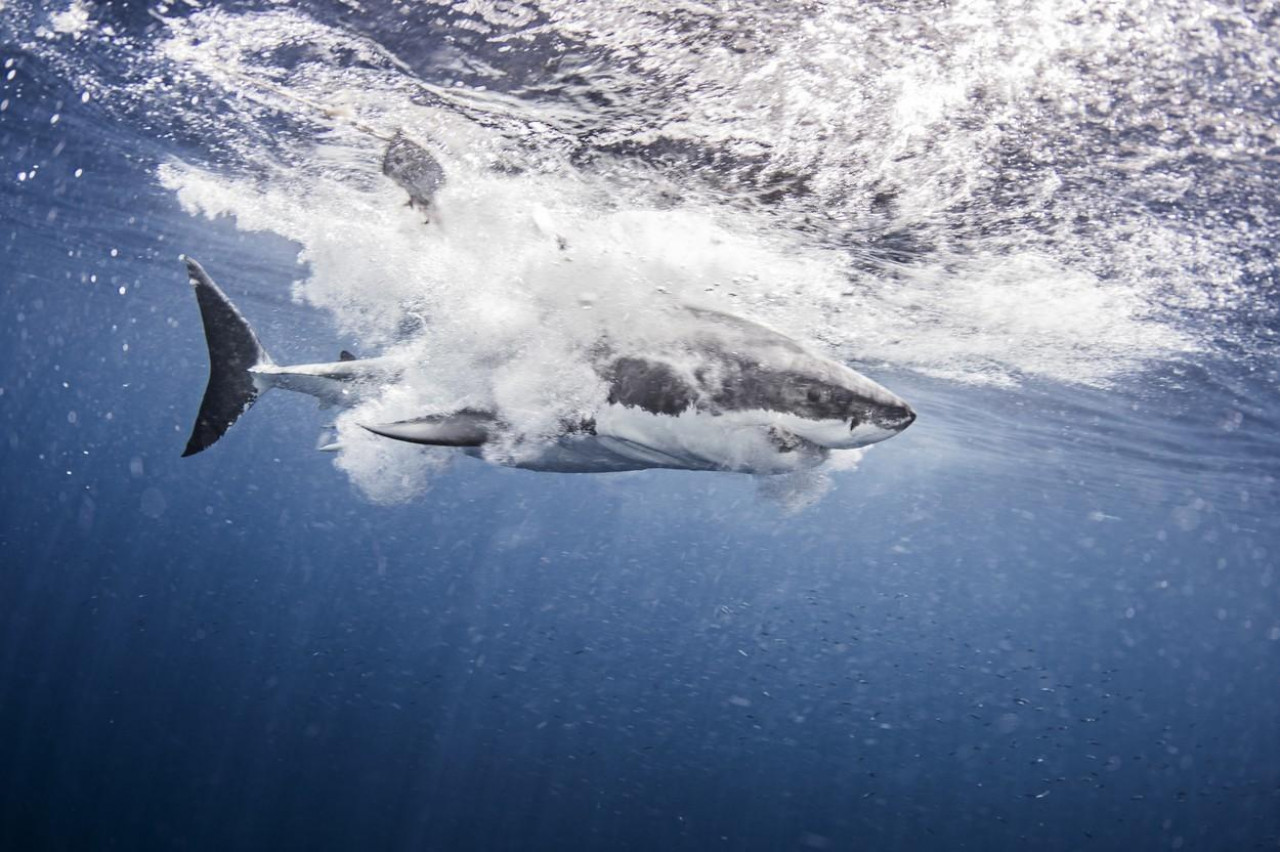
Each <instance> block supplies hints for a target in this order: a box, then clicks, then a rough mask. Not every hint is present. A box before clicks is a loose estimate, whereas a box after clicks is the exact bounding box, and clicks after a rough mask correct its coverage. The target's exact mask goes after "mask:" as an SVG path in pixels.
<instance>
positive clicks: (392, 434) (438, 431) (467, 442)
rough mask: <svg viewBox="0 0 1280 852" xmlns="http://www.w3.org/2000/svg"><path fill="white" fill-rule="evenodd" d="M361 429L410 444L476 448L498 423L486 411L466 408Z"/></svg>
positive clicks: (487, 437) (485, 439) (492, 431)
mask: <svg viewBox="0 0 1280 852" xmlns="http://www.w3.org/2000/svg"><path fill="white" fill-rule="evenodd" d="M362 425H363V424H362ZM364 428H365V429H367V430H369V431H370V432H372V433H373V434H375V435H381V436H382V437H384V438H391V439H392V440H394V441H407V442H409V443H411V444H432V445H434V446H438V447H479V446H481V445H482V444H484V442H485V441H487V440H489V438H490V436H491V435H492V434H493V433H494V432H495V431H496V430H497V428H498V420H497V418H496V417H494V416H493V415H492V414H490V413H489V412H487V411H476V410H473V409H469V408H468V409H463V410H461V411H455V412H453V413H451V414H431V415H428V416H426V417H419V418H417V419H415V420H400V421H398V422H396V423H379V424H376V425H373V426H364Z"/></svg>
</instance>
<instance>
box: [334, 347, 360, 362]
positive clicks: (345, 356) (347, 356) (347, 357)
mask: <svg viewBox="0 0 1280 852" xmlns="http://www.w3.org/2000/svg"><path fill="white" fill-rule="evenodd" d="M338 360H339V361H354V360H356V356H354V355H352V354H351V353H350V352H348V351H347V350H345V349H343V350H342V351H341V352H339V353H338Z"/></svg>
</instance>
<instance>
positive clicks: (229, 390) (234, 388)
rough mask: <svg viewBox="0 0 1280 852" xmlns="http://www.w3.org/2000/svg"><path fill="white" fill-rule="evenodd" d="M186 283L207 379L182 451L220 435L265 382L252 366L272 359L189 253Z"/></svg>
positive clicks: (197, 449)
mask: <svg viewBox="0 0 1280 852" xmlns="http://www.w3.org/2000/svg"><path fill="white" fill-rule="evenodd" d="M184 260H186V263H187V274H188V275H189V276H190V279H191V286H192V287H194V288H195V291H196V301H198V302H199V303H200V318H201V319H202V320H204V336H205V341H206V342H207V343H208V344H209V385H208V387H206V388H205V391H204V399H203V400H202V401H201V402H200V413H199V414H198V415H196V423H195V426H193V427H192V429H191V437H190V438H189V439H188V440H187V448H186V450H184V451H183V453H182V455H183V457H184V458H185V457H186V456H193V455H195V454H196V453H198V452H200V451H201V450H204V449H206V448H208V447H209V446H211V445H212V444H213V443H214V442H215V441H217V440H218V439H219V438H221V437H222V435H223V433H224V432H226V431H227V429H229V428H231V424H232V423H235V422H236V419H237V418H239V417H240V415H241V414H244V413H245V412H246V411H248V410H249V406H251V405H253V402H254V400H256V399H257V398H258V396H259V394H261V393H262V392H263V391H265V390H266V389H267V385H266V384H265V383H262V382H260V381H257V380H255V377H254V375H253V373H252V372H250V368H251V367H256V366H258V365H265V364H271V363H272V362H271V356H269V355H267V350H265V349H263V348H262V344H261V343H259V342H258V336H257V335H256V334H254V333H253V329H252V328H250V327H249V322H248V321H247V320H246V319H245V318H244V315H243V314H241V313H240V311H239V310H237V309H236V306H235V305H233V304H231V300H230V299H228V298H227V294H226V293H224V292H222V290H221V289H220V288H219V287H218V285H217V284H215V283H213V279H212V278H210V277H209V276H208V274H207V273H206V272H205V271H204V269H202V268H201V266H200V264H198V263H196V262H195V261H194V260H192V259H191V258H189V257H188V258H184Z"/></svg>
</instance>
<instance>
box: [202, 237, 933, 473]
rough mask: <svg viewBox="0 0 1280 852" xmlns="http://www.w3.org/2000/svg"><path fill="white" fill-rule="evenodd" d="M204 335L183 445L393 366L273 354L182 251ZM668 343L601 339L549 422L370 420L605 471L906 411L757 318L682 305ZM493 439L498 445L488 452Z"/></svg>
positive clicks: (878, 422)
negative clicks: (579, 400) (591, 397)
mask: <svg viewBox="0 0 1280 852" xmlns="http://www.w3.org/2000/svg"><path fill="white" fill-rule="evenodd" d="M187 267H188V272H189V275H190V280H191V284H192V286H193V287H194V288H195V291H196V296H197V299H198V301H199V304H200V309H201V315H202V318H203V320H204V327H205V334H206V337H207V340H208V345H209V359H210V377H209V386H208V389H207V390H206V392H205V397H204V401H203V403H202V404H201V408H200V414H199V416H198V417H197V419H196V424H195V427H194V429H193V431H192V434H191V438H190V440H189V442H188V444H187V448H186V451H185V453H184V455H192V454H194V453H198V452H200V451H202V450H204V449H206V448H207V447H209V446H210V445H211V444H213V443H214V442H215V441H217V440H218V439H219V438H220V437H221V436H222V435H223V433H225V432H226V430H227V429H228V428H229V427H230V426H231V424H232V423H234V422H235V420H236V419H237V418H238V417H239V416H240V415H241V414H243V413H244V412H245V411H246V410H248V408H249V406H250V405H252V404H253V402H254V401H255V400H256V399H257V397H258V396H260V395H261V394H262V393H264V392H265V391H267V390H269V389H271V388H282V389H285V390H292V391H296V392H299V393H305V394H309V395H311V396H314V397H316V398H317V399H319V400H320V401H321V402H322V403H323V404H327V405H333V406H343V407H346V406H352V405H355V404H358V403H360V402H362V401H365V400H367V399H369V398H371V396H373V395H375V394H377V393H379V392H380V390H381V389H382V388H385V387H386V386H387V385H389V384H394V383H395V382H397V381H399V380H400V379H401V373H402V370H403V365H401V364H398V363H397V362H395V361H392V360H390V359H385V358H370V359H356V358H354V357H352V356H350V355H349V354H348V353H345V352H344V353H343V355H342V358H341V359H340V360H338V361H334V362H332V363H327V364H300V365H293V366H281V365H278V364H276V363H274V362H273V361H272V360H271V358H270V357H269V356H268V355H267V352H266V350H265V349H264V348H263V347H262V345H261V343H259V342H258V339H257V337H256V335H255V334H254V333H253V330H252V329H251V328H250V326H249V324H248V322H247V321H246V320H245V319H244V317H243V315H241V314H240V312H239V311H238V310H237V309H236V308H235V306H234V305H233V304H232V303H231V301H230V300H229V299H228V298H227V296H226V294H224V293H223V292H222V290H221V289H219V288H218V286H217V285H216V284H215V283H214V282H213V280H212V279H211V278H210V277H209V276H208V275H207V274H206V273H205V271H204V270H203V269H202V268H201V267H200V265H199V264H198V263H196V262H195V261H194V260H187ZM685 310H686V311H687V313H686V314H685V315H684V319H685V322H682V323H681V327H682V328H686V327H687V330H686V331H683V332H681V334H680V337H679V340H678V341H676V343H675V345H672V344H671V342H670V341H668V342H667V344H666V345H664V346H662V347H653V346H649V347H643V346H639V345H633V346H626V345H624V344H623V343H621V342H618V341H605V340H601V341H600V342H599V343H598V344H597V345H596V346H594V347H591V349H590V352H589V353H587V354H585V355H584V356H583V357H586V358H588V359H589V360H590V364H591V367H592V369H593V370H594V372H595V373H596V375H597V376H598V377H599V378H600V379H601V382H602V384H603V386H604V388H605V390H606V396H605V398H604V399H602V400H601V401H600V403H599V404H598V405H596V406H595V407H594V408H593V409H592V410H590V411H585V412H581V413H580V414H577V415H575V416H573V417H572V418H570V419H567V420H565V421H563V422H562V423H561V429H560V430H559V431H558V432H556V433H555V434H553V435H550V436H539V437H529V436H521V435H518V434H516V433H515V431H514V430H513V429H512V428H511V426H510V425H509V424H507V423H505V422H504V420H503V418H502V416H501V413H500V412H496V411H486V410H480V409H475V408H461V409H458V410H453V411H445V412H434V413H430V414H427V415H425V416H423V417H420V418H417V419H413V420H405V421H399V422H396V423H383V424H368V425H365V428H366V429H368V430H369V431H370V432H373V433H375V434H377V435H381V436H383V437H386V438H390V439H393V440H399V441H408V442H411V443H417V444H426V445H434V446H446V447H457V448H460V449H461V451H462V452H464V453H466V454H468V455H474V456H480V457H484V458H487V459H489V460H492V461H497V462H498V463H500V464H506V465H510V466H513V467H521V468H526V469H529V470H543V471H559V472H566V473H603V472H613V471H625V470H642V469H646V468H674V469H681V470H722V471H740V472H745V473H757V474H776V473H789V472H793V471H797V470H803V469H806V468H811V467H814V466H816V465H818V464H821V463H822V462H823V461H824V460H825V459H826V458H827V455H828V453H829V452H830V451H831V450H837V449H849V448H854V447H862V446H866V445H868V444H871V443H875V442H877V441H882V440H884V439H886V438H890V437H892V436H893V435H896V434H897V433H898V432H900V431H902V430H903V429H905V428H906V427H907V426H909V425H911V423H912V421H914V420H915V413H914V412H913V411H912V410H911V407H910V406H908V405H907V404H906V403H905V402H904V401H903V400H901V399H900V398H898V397H897V396H895V395H894V394H893V393H891V392H890V391H888V390H887V389H885V388H884V387H881V386H880V385H878V384H876V383H875V382H873V381H872V380H871V379H868V378H867V377H866V376H863V375H861V374H860V373H857V372H855V371H854V370H851V369H849V368H848V367H846V366H844V365H843V364H839V363H837V362H835V361H832V360H830V359H828V358H823V357H821V356H819V355H815V354H813V353H811V352H809V351H808V350H806V349H805V348H804V347H802V346H800V345H799V344H798V343H796V342H795V341H794V340H792V339H791V338H789V337H786V336H785V335H783V334H780V333H778V332H776V331H773V330H771V329H768V328H766V327H764V326H761V325H758V324H756V323H753V322H750V321H749V320H744V319H741V318H739V317H734V316H731V315H728V314H723V313H719V312H716V311H708V310H702V309H695V308H689V309H685ZM494 447H501V448H502V451H501V452H488V451H487V450H492V449H493V448H494Z"/></svg>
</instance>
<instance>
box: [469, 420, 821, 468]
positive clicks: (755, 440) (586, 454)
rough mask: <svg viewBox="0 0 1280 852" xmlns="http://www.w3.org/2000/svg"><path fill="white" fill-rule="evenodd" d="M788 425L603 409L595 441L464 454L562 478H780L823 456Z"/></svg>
mask: <svg viewBox="0 0 1280 852" xmlns="http://www.w3.org/2000/svg"><path fill="white" fill-rule="evenodd" d="M786 419H787V416H786V415H783V414H779V413H778V412H770V411H763V410H755V411H738V412H732V413H727V414H708V413H705V412H698V411H694V410H689V411H685V412H683V413H681V414H679V415H669V414H652V413H650V412H647V411H644V410H643V409H639V408H635V407H632V406H620V405H606V406H603V407H602V408H601V409H600V410H599V411H598V412H597V413H596V416H595V431H594V434H590V433H586V432H583V433H575V434H569V435H564V436H562V437H559V438H557V439H553V440H550V441H545V442H536V443H532V442H531V443H524V444H520V445H519V446H517V447H515V448H514V450H512V451H510V452H506V451H503V452H501V453H500V454H496V455H495V454H494V453H493V452H492V448H490V449H489V450H486V449H484V448H476V449H474V450H470V451H468V452H469V454H470V455H475V456H479V457H482V458H485V459H487V460H489V461H495V462H498V463H500V464H504V465H507V466H509V467H518V468H524V469H527V470H542V471H559V472H562V473H606V472H611V471H625V470H646V469H651V468H667V469H673V470H722V471H736V472H740V473H755V474H780V473H791V472H794V471H797V470H806V469H808V468H812V467H815V466H817V465H819V464H821V463H822V462H823V461H825V460H826V458H827V452H826V450H824V449H822V448H821V447H818V446H815V445H813V444H811V443H809V442H806V441H799V440H797V439H794V436H792V435H791V433H790V432H789V430H787V425H788V424H787V423H786ZM780 436H790V437H791V440H788V439H787V438H786V437H782V439H781V440H780Z"/></svg>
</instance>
